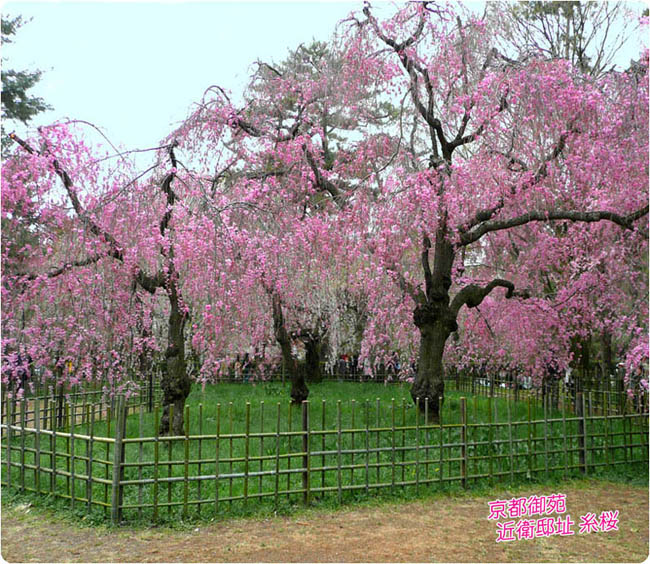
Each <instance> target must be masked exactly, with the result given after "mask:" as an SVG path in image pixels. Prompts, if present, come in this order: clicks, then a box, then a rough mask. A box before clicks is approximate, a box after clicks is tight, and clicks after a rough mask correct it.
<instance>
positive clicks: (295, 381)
mask: <svg viewBox="0 0 650 564" xmlns="http://www.w3.org/2000/svg"><path fill="white" fill-rule="evenodd" d="M271 305H272V308H273V332H274V334H275V339H276V341H277V342H278V344H279V345H280V350H281V351H282V359H283V361H284V366H285V370H286V371H287V373H288V375H289V379H290V381H291V392H290V395H291V401H292V402H293V403H298V404H299V403H302V402H303V401H305V400H306V399H307V397H309V389H308V388H307V384H306V383H305V372H304V367H303V366H301V365H300V363H299V362H298V360H297V359H296V358H295V357H294V355H293V353H292V352H291V338H290V337H289V333H288V332H287V329H286V327H285V326H284V315H283V314H282V302H281V301H280V296H278V295H277V294H275V293H273V294H271Z"/></svg>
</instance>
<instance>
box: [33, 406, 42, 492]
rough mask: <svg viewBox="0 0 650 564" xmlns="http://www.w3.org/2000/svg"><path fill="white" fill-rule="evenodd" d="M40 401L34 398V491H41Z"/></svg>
mask: <svg viewBox="0 0 650 564" xmlns="http://www.w3.org/2000/svg"><path fill="white" fill-rule="evenodd" d="M40 407H41V402H40V399H39V398H35V399H34V429H35V430H36V435H35V436H34V443H35V444H34V447H35V450H36V452H35V453H34V462H35V464H34V466H35V468H34V485H35V486H36V491H37V492H38V493H41V409H40Z"/></svg>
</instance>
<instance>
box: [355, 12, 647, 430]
mask: <svg viewBox="0 0 650 564" xmlns="http://www.w3.org/2000/svg"><path fill="white" fill-rule="evenodd" d="M363 13H364V16H365V18H363V19H362V18H359V19H357V20H356V30H355V33H356V35H354V36H353V38H352V39H351V41H350V49H351V50H353V51H354V52H355V53H356V56H358V57H361V56H365V57H368V56H371V57H373V58H390V60H391V61H392V63H391V64H393V66H394V73H393V78H392V80H391V81H389V82H387V83H386V87H385V89H386V91H392V92H396V93H398V94H399V93H401V94H402V95H404V94H408V96H409V97H410V101H411V104H412V108H413V110H412V111H413V114H414V116H415V117H414V118H413V119H414V121H413V123H414V125H413V131H412V133H411V142H410V144H409V145H410V146H408V147H407V148H405V151H404V159H403V161H402V163H403V164H402V166H401V167H395V168H394V170H393V171H392V174H391V177H390V179H389V181H387V182H385V183H384V187H385V191H384V199H383V205H377V204H375V205H373V206H368V220H369V221H371V220H372V221H374V222H375V223H376V224H377V225H378V226H380V227H378V229H377V230H376V234H377V237H376V238H375V239H374V242H373V243H372V244H373V245H374V248H371V249H370V251H371V252H370V253H369V255H368V256H369V260H373V259H374V261H375V263H377V262H378V263H379V265H380V267H381V269H383V271H380V273H379V276H380V277H383V278H384V282H383V283H384V284H385V282H386V279H388V280H391V279H392V280H393V281H394V283H395V286H396V287H400V288H401V289H402V290H403V292H404V293H405V295H406V296H407V297H406V301H405V302H402V303H403V304H409V305H408V306H407V307H409V308H412V311H413V317H412V320H413V323H414V325H415V326H416V327H417V329H418V332H419V352H418V371H417V375H416V378H415V382H414V384H413V388H412V392H411V393H412V396H413V398H414V399H419V401H420V402H425V401H428V403H429V406H430V407H431V409H430V413H432V415H433V416H434V417H435V416H436V414H437V405H438V398H439V397H442V396H443V391H444V390H443V386H444V385H443V355H444V351H445V346H446V343H447V340H448V338H449V336H450V335H451V334H452V333H455V332H456V331H457V330H458V321H459V314H460V313H461V311H462V310H463V309H464V307H467V308H470V309H471V308H476V307H478V306H480V305H481V304H482V303H483V302H484V300H485V299H486V298H487V297H488V296H490V295H493V294H492V293H493V292H494V291H495V290H497V289H501V288H503V289H504V290H505V297H506V298H516V299H522V298H523V299H529V298H531V297H532V290H533V288H529V287H526V286H522V284H521V282H523V283H524V284H526V283H527V282H528V281H527V280H526V278H525V276H520V275H519V270H520V269H521V266H520V263H521V262H522V257H520V258H519V259H518V262H517V263H516V264H514V265H513V268H511V271H513V274H514V276H513V277H511V278H505V277H504V271H503V270H500V269H498V268H496V269H493V272H492V275H493V276H494V277H492V278H490V277H489V275H490V272H489V270H486V271H484V272H471V273H469V272H467V271H466V265H465V261H467V260H468V259H469V258H470V257H471V256H472V255H473V256H477V257H480V256H482V255H483V254H485V253H486V252H487V249H488V248H489V246H490V245H493V246H495V247H499V246H500V245H503V244H504V243H506V242H507V240H508V238H509V237H510V233H515V232H516V233H517V234H518V235H521V234H523V235H524V236H526V233H527V232H531V233H533V234H535V233H538V232H540V233H543V232H545V231H548V230H549V226H550V229H552V226H553V225H556V224H557V222H565V223H564V224H565V225H566V226H567V227H566V228H567V229H570V230H572V229H573V226H574V225H575V224H585V225H595V226H597V225H598V224H600V223H601V222H608V223H611V224H613V225H615V226H617V227H618V228H620V229H624V230H634V229H635V228H636V227H637V226H638V225H639V220H640V219H641V218H644V217H645V216H646V215H647V213H648V206H647V171H648V164H647V137H646V135H645V133H642V132H645V130H646V128H647V81H646V80H645V79H644V80H639V78H638V77H635V76H632V75H630V74H625V73H624V74H621V73H612V74H611V75H607V76H605V77H603V78H601V79H593V78H592V79H589V78H587V77H585V75H584V74H583V73H580V72H579V71H577V70H575V69H574V68H573V67H572V66H571V64H570V63H569V62H567V61H565V60H548V59H547V58H545V57H543V56H541V55H540V56H539V57H532V58H530V59H529V60H526V61H524V62H516V61H512V60H510V59H507V58H506V57H504V56H503V55H502V54H500V53H499V51H498V50H497V49H496V48H494V47H493V45H494V41H493V39H494V38H496V37H498V34H499V33H500V30H499V29H498V28H488V27H487V26H486V24H485V22H484V21H482V20H480V19H478V18H476V17H475V16H473V15H472V14H470V13H462V11H459V10H452V9H451V8H449V7H439V6H437V5H433V4H428V3H425V4H418V5H412V6H408V7H407V8H405V9H403V10H400V11H399V12H398V13H397V14H396V15H395V16H394V17H392V18H391V19H389V20H388V21H384V22H379V21H378V20H377V19H376V18H375V17H374V15H373V13H372V10H371V8H370V7H369V6H366V8H364V10H363ZM644 60H645V64H646V68H647V57H646V58H645V59H644ZM578 229H581V230H582V229H583V228H582V227H579V228H578ZM597 229H598V227H596V229H595V230H590V231H588V233H589V235H587V236H593V235H594V234H596V233H597ZM391 233H393V235H392V237H391V236H390V234H391ZM572 233H574V231H572ZM407 238H408V241H409V243H408V244H406V242H405V241H406V240H407ZM537 240H539V237H538V238H537ZM546 243H547V245H548V246H547V248H544V247H542V248H539V249H538V254H537V256H536V257H533V259H534V260H536V262H537V265H538V266H539V265H540V264H541V265H544V264H545V263H547V262H548V261H549V260H551V259H550V258H549V256H550V254H549V253H552V251H553V241H552V238H551V239H549V240H547V241H546ZM418 248H419V251H418V252H417V254H419V261H418V260H417V258H416V251H415V250H416V249H418ZM378 249H379V252H378ZM547 249H548V250H547ZM371 256H372V257H373V259H371ZM418 262H419V273H417V270H416V265H418ZM468 274H471V275H469V276H468ZM418 278H420V279H422V280H423V283H418ZM366 282H367V284H368V285H369V286H370V285H371V284H373V282H374V280H372V279H370V278H369V279H367V280H366ZM518 288H520V289H518ZM382 294H383V292H382ZM375 303H377V304H379V302H375ZM370 338H372V337H370Z"/></svg>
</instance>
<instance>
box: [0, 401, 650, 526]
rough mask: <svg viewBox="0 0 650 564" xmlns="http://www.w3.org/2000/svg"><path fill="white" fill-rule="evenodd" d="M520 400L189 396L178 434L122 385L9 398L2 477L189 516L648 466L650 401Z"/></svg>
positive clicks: (100, 502)
mask: <svg viewBox="0 0 650 564" xmlns="http://www.w3.org/2000/svg"><path fill="white" fill-rule="evenodd" d="M605 397H606V398H607V396H605ZM78 399H79V398H78ZM468 403H469V405H468ZM525 403H526V404H527V410H526V411H527V417H525V418H524V419H520V420H515V418H514V417H512V414H511V410H512V409H513V408H514V406H515V405H516V404H515V403H514V402H513V401H512V399H511V398H510V399H508V400H507V401H506V402H505V413H504V409H503V403H502V404H501V408H500V413H499V412H498V411H499V410H497V402H496V400H494V401H493V399H492V398H489V399H488V420H487V421H480V420H479V418H478V417H477V414H476V401H474V404H473V406H474V409H472V405H471V402H468V401H467V399H466V398H464V397H462V398H460V400H459V409H460V414H459V415H460V421H459V422H447V421H443V420H440V421H437V422H432V421H430V420H429V417H428V412H429V406H428V404H425V405H424V406H420V409H410V407H411V406H410V405H407V404H406V403H405V402H403V401H402V402H401V403H398V402H396V401H395V400H393V401H392V402H388V404H386V402H383V403H382V402H380V401H379V400H377V401H376V402H373V401H369V400H367V401H365V402H355V401H351V402H346V403H345V405H344V404H343V403H342V402H341V401H338V402H336V404H335V405H332V404H331V402H326V401H325V400H323V401H322V402H317V403H315V404H314V405H312V404H311V403H310V402H309V401H306V402H303V404H302V405H301V406H291V405H290V404H287V403H286V402H284V403H283V402H277V403H275V404H266V405H265V404H264V402H261V403H260V405H258V406H253V407H254V409H252V406H251V403H249V402H246V403H245V404H243V405H241V406H234V405H233V403H229V404H228V405H227V406H226V405H221V404H217V405H216V406H211V407H210V409H209V410H208V409H204V406H203V405H199V406H197V407H195V408H194V409H191V408H190V407H189V406H188V407H186V411H185V414H184V415H185V433H184V435H181V436H160V435H159V434H158V432H157V429H158V422H159V420H160V410H159V407H158V406H157V405H156V406H155V407H154V409H153V410H152V412H151V413H149V412H147V411H146V410H145V407H146V403H142V402H140V403H138V401H137V397H136V400H134V401H131V402H129V401H128V400H126V399H125V398H124V396H117V397H116V398H114V400H113V406H112V407H111V406H110V405H106V403H103V402H92V401H90V400H88V401H83V400H82V401H78V402H77V403H69V404H65V405H66V407H65V409H64V412H63V417H62V418H60V417H59V415H60V413H59V412H60V410H59V409H58V405H57V403H56V402H54V403H53V402H52V401H50V399H49V398H33V399H30V400H22V401H19V402H17V403H16V404H15V405H14V403H13V402H10V401H9V402H6V406H5V410H4V411H3V419H2V424H1V425H0V431H1V432H2V436H3V441H2V485H3V486H6V487H8V488H17V489H18V490H20V491H33V492H37V493H39V494H46V495H47V494H49V495H52V496H55V497H59V498H63V499H65V500H68V501H69V503H70V506H71V507H72V508H75V507H77V508H79V507H85V508H86V509H87V510H88V511H91V510H93V508H94V509H98V510H100V511H103V512H104V513H105V514H106V516H109V515H110V518H111V520H112V521H113V522H114V523H119V522H121V521H123V520H129V519H130V518H136V517H137V518H140V519H141V518H143V517H146V518H150V519H152V520H153V521H154V522H155V521H159V520H160V518H161V516H162V515H161V514H162V513H163V512H165V513H166V515H168V516H171V517H173V516H174V515H180V516H181V517H182V518H188V517H190V513H193V514H198V515H200V514H201V513H202V512H204V513H207V512H210V513H214V514H215V515H216V514H220V513H228V512H229V511H230V509H231V508H232V507H233V505H234V504H238V505H240V506H243V507H244V508H246V507H248V506H249V504H250V505H252V504H258V503H268V504H271V505H272V506H274V507H276V508H277V507H279V506H280V505H281V504H283V503H299V502H302V503H306V504H309V503H311V502H312V501H313V500H317V499H323V498H325V497H334V498H335V500H336V501H337V502H339V503H340V502H342V501H343V498H344V497H346V498H350V496H352V497H353V496H354V495H355V492H363V493H366V494H367V493H369V492H371V491H376V490H390V491H391V492H393V491H394V490H395V489H396V488H411V489H413V490H415V493H416V494H417V493H418V492H419V491H420V490H421V489H422V488H431V487H442V486H444V485H449V484H458V485H459V486H461V487H464V488H465V487H469V486H471V485H472V484H474V483H478V482H484V481H486V480H487V481H488V483H490V484H491V483H494V481H496V480H510V481H513V480H517V479H522V478H523V479H532V478H550V477H564V478H567V477H569V476H570V475H573V474H575V473H583V474H587V475H588V474H590V473H592V472H594V471H595V470H597V469H599V468H600V467H616V466H617V465H630V464H636V463H641V464H643V465H647V462H648V414H647V413H639V412H636V411H632V410H629V409H628V410H624V411H623V412H622V413H619V412H617V411H616V410H613V409H610V406H609V405H607V399H606V400H605V404H606V405H605V408H604V409H603V410H602V412H601V411H595V410H593V409H591V410H590V408H589V404H590V397H589V395H583V394H581V393H579V394H577V399H576V409H575V413H568V414H567V412H566V411H562V412H561V413H559V412H557V411H554V410H552V409H550V407H549V404H550V402H549V401H548V400H547V401H546V402H545V404H544V409H543V417H539V415H538V416H537V417H536V418H534V417H533V416H532V413H534V412H535V411H534V409H533V404H534V402H533V398H531V397H529V398H527V399H526V400H525ZM206 407H208V406H206ZM208 411H209V413H208ZM441 413H444V412H443V411H441ZM129 415H130V417H129ZM344 415H345V417H343V416H344ZM147 420H149V422H150V423H151V424H150V425H149V428H152V429H155V431H154V432H153V433H149V434H150V435H152V436H147V435H148V433H147V432H146V431H145V428H146V425H145V423H146V421H147ZM343 421H345V424H344V423H343Z"/></svg>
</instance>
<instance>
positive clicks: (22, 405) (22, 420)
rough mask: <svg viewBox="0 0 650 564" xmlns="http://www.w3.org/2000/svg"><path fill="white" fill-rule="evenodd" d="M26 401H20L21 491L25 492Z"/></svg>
mask: <svg viewBox="0 0 650 564" xmlns="http://www.w3.org/2000/svg"><path fill="white" fill-rule="evenodd" d="M26 403H27V402H26V401H25V399H24V398H23V399H22V400H20V489H21V491H25V417H26V415H25V409H26Z"/></svg>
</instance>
